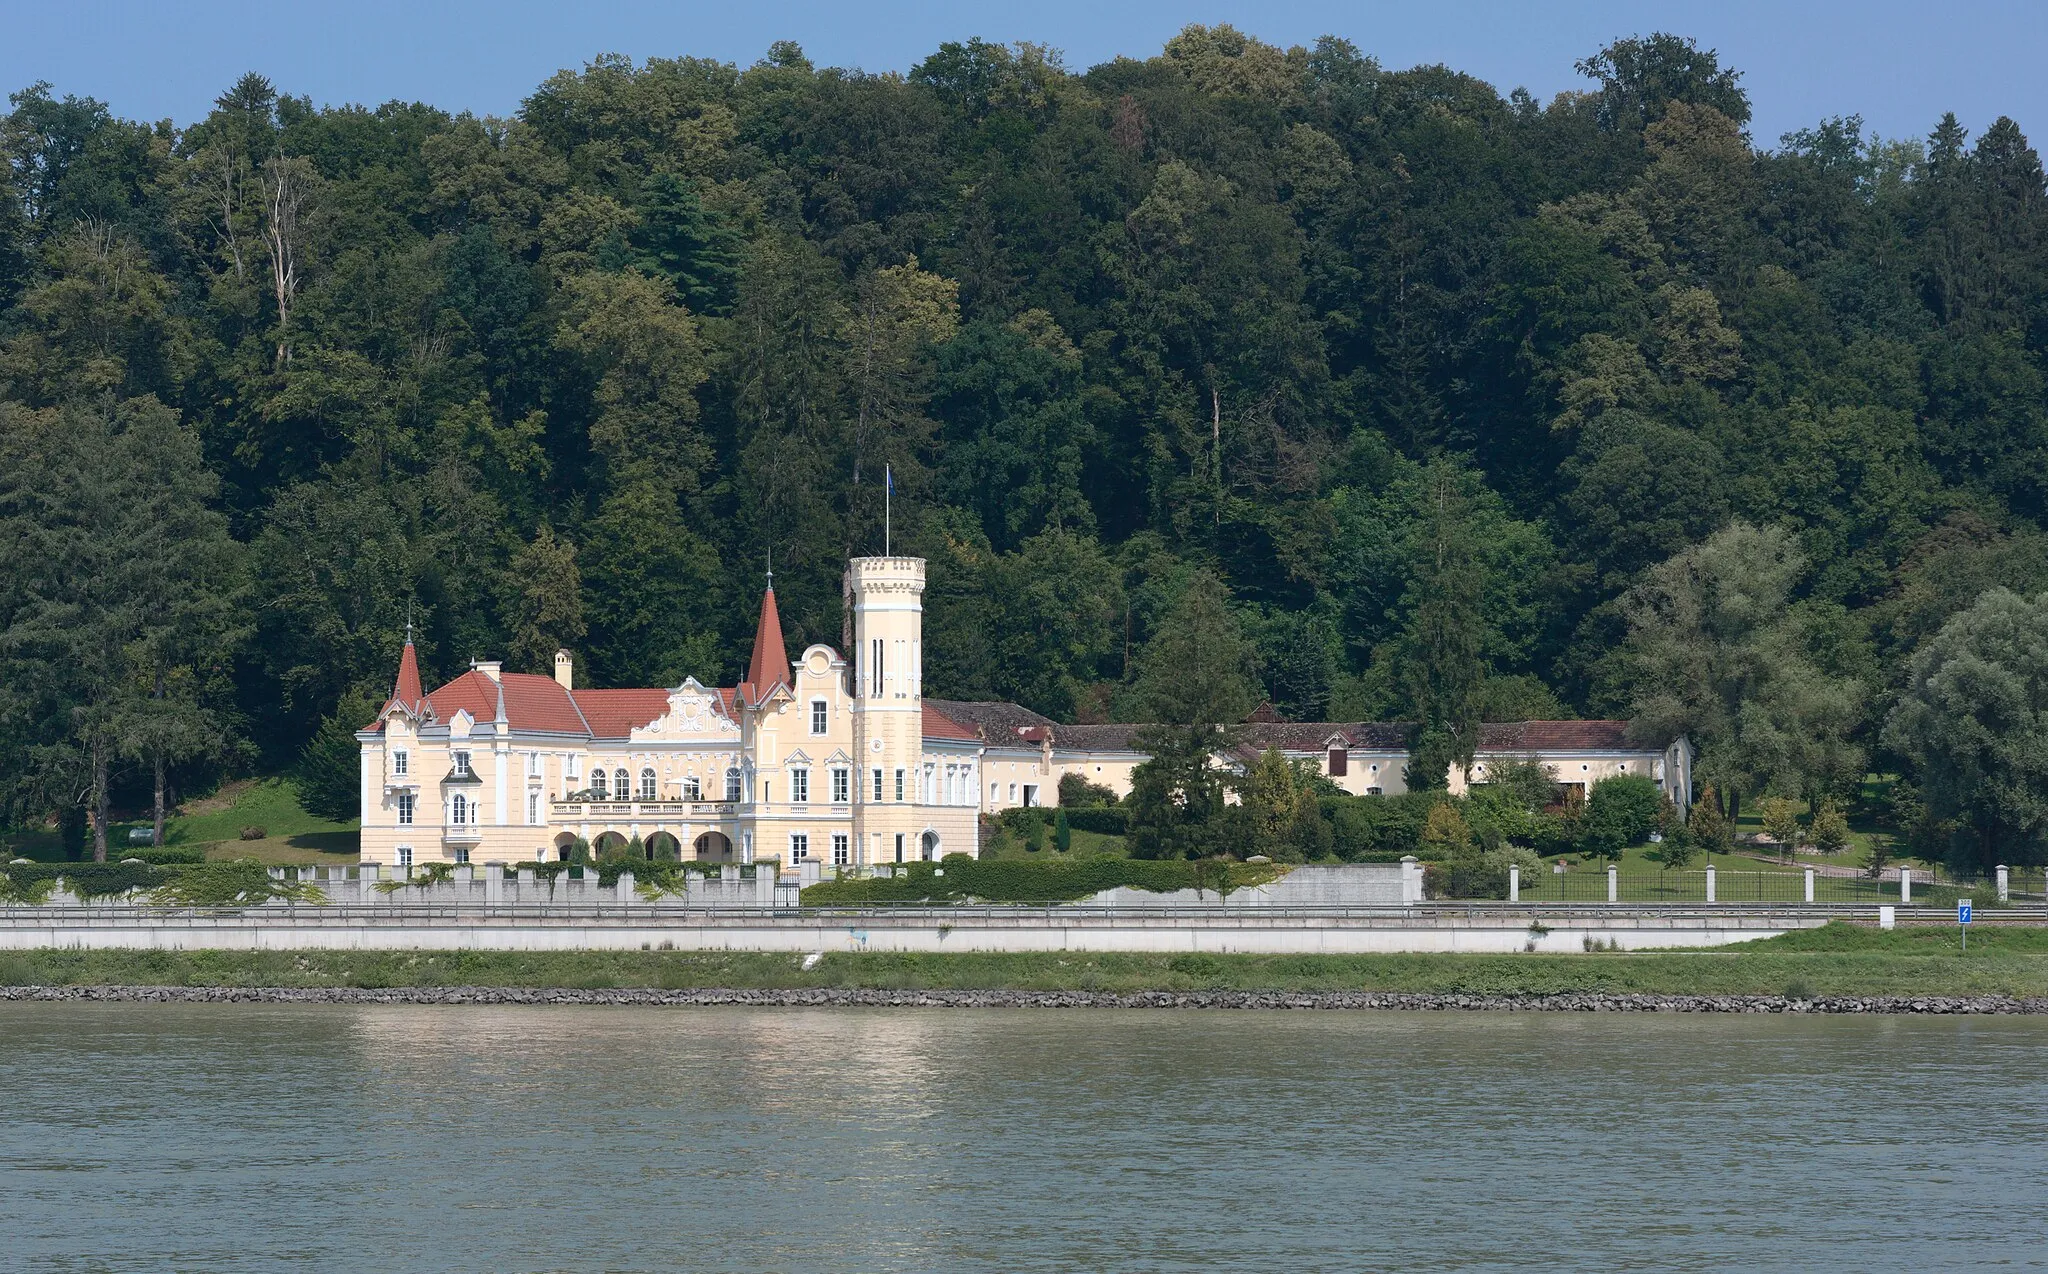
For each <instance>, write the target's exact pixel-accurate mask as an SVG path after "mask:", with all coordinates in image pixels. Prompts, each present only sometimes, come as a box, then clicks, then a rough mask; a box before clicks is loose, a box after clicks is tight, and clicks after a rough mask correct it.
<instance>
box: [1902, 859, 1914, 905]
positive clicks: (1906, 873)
mask: <svg viewBox="0 0 2048 1274" xmlns="http://www.w3.org/2000/svg"><path fill="white" fill-rule="evenodd" d="M1912 901H1913V869H1912V868H1911V867H1901V868H1899V905H1900V906H1902V907H1903V906H1906V905H1908V904H1910V903H1911V902H1912Z"/></svg>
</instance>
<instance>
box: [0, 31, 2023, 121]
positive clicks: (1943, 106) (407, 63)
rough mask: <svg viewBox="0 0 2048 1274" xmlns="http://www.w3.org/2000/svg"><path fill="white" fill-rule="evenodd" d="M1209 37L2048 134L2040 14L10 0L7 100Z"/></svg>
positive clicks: (494, 88)
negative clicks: (1658, 48) (1703, 88)
mask: <svg viewBox="0 0 2048 1274" xmlns="http://www.w3.org/2000/svg"><path fill="white" fill-rule="evenodd" d="M1189 22H1207V23H1216V22H1230V23H1233V24H1235V25H1237V26H1238V27H1239V28H1241V29H1243V30H1246V31H1249V32H1251V33H1253V34H1255V35H1257V36H1259V37H1261V38H1263V39H1266V40H1269V41H1271V42H1273V43H1276V44H1281V45H1286V44H1296V43H1307V42H1310V41H1312V40H1314V39H1315V37H1316V36H1318V35H1321V34H1323V33H1325V32H1329V33H1334V34H1338V35H1342V36H1345V37H1347V38H1349V39H1350V40H1352V41H1353V42H1354V43H1356V44H1357V45H1358V46H1359V47H1360V48H1361V49H1363V50H1364V51H1366V52H1367V53H1370V54H1372V55H1373V56H1375V57H1377V58H1378V59H1379V60H1380V62H1381V63H1382V64H1383V65H1385V66H1388V67H1394V68H1399V67H1406V66H1413V65H1416V64H1418V63H1429V62H1445V63H1448V64H1449V65H1451V66H1452V67H1454V68H1456V69H1458V70H1462V71H1466V72H1469V73H1472V74H1475V75H1478V76H1480V77H1482V78H1484V79H1487V80H1489V81H1491V82H1492V83H1493V84H1495V85H1496V86H1497V87H1498V88H1500V89H1501V91H1502V92H1506V91H1507V90H1509V89H1512V88H1514V87H1516V86H1517V85H1521V86H1525V87H1527V88H1529V89H1530V90H1531V91H1532V92H1535V93H1537V94H1538V95H1539V96H1542V97H1546V98H1547V97H1548V96H1549V95H1550V94H1552V93H1555V92H1557V91H1559V90H1561V89H1567V88H1574V87H1582V86H1583V82H1582V81H1580V80H1579V79H1578V77H1577V76H1576V75H1575V74H1574V73H1573V71H1572V62H1573V61H1574V60H1575V59H1577V58H1579V57H1582V56H1584V55H1586V54H1587V53H1590V52H1592V51H1593V50H1594V49H1596V48H1598V47H1599V46H1600V45H1602V44H1604V43H1605V42H1607V41H1608V40H1609V39H1611V38H1613V37H1614V36H1616V35H1624V34H1630V33H1638V32H1640V33H1647V32H1650V31H1655V30H1669V31H1676V32H1679V33H1681V34H1686V35H1692V36H1695V37H1697V38H1698V39H1699V40H1700V42H1701V43H1702V44H1705V45H1709V46H1711V47H1714V48H1717V49H1719V50H1720V52H1721V55H1722V61H1723V65H1732V66H1734V67H1736V68H1738V69H1739V70H1741V71H1743V72H1744V79H1743V84H1744V86H1745V87H1746V88H1747V89H1748V91H1749V93H1750V97H1751V100H1752V102H1753V103H1754V104H1755V107H1756V120H1755V124H1754V133H1755V136H1756V138H1757V139H1758V140H1759V141H1760V142H1769V141H1774V140H1775V139H1776V138H1777V137H1778V135H1779V134H1780V133H1782V132H1784V131H1786V130H1788V129H1792V128H1797V127H1801V126H1805V125H1808V124H1811V123H1813V122H1815V121H1817V120H1819V119H1821V118H1822V117H1824V116H1828V115H1835V114H1850V113H1860V114H1861V115H1862V116H1863V117H1864V119H1865V120H1866V121H1867V124H1868V126H1869V127H1870V128H1872V129H1874V130H1876V131H1877V132H1879V133H1881V134H1883V135H1885V136H1888V137H1898V136H1922V135H1925V134H1926V133H1927V131H1928V130H1929V129H1930V128H1931V127H1932V126H1933V125H1934V122H1935V121H1936V120H1937V119H1938V118H1939V117H1940V114H1941V112H1942V111H1944V110H1953V111H1955V112H1956V113H1957V114H1958V115H1959V116H1960V117H1961V119H1962V121H1963V123H1964V124H1965V125H1966V126H1968V127H1969V129H1970V130H1971V132H1972V133H1973V134H1975V133H1978V132H1981V131H1983V129H1984V127H1985V125H1987V124H1989V123H1990V122H1991V121H1992V120H1993V119H1995V118H1997V116H1999V115H2001V114H2006V115H2011V116H2012V117H2013V118H2015V119H2017V120H2018V121H2019V123H2020V126H2021V127H2022V128H2023V129H2026V130H2027V131H2028V133H2029V135H2030V136H2034V135H2035V134H2037V133H2048V77H2044V76H2043V75H2042V74H2041V72H2040V67H2039V64H2040V61H2041V59H2042V57H2043V55H2044V53H2048V3H2043V2H2042V0H2032V2H2031V3H2025V2H2019V0H1950V2H1949V3H1930V2H1929V0H1915V2H1913V3H1905V2H1903V0H1863V2H1862V3H1841V2H1838V0H1825V2H1818V0H1817V2H1814V3H1798V2H1797V0H1780V2H1778V3H1762V2H1760V0H1720V2H1719V3H1714V4H1701V3H1680V2H1677V0H1666V2H1654V3H1653V2H1650V0H1642V2H1639V3H1633V4H1623V3H1613V2H1611V0H1589V2H1586V3H1579V4H1573V5H1569V6H1563V5H1547V4H1541V3H1531V2H1524V3H1506V2H1504V0H1424V2H1422V3H1417V2H1416V0H1403V2H1401V3H1378V2H1374V3H1364V2H1359V0H1354V2H1352V3H1336V2H1333V0H1265V2H1264V3H1242V2H1238V0H1180V2H1178V3H1162V2H1159V0H1092V2H1090V0H1036V2H1034V3H1028V4H1017V3H1011V4H965V3H961V4H940V3H932V2H930V0H869V2H868V3H864V4H863V3H847V2H845V0H841V2H839V3H829V4H828V3H799V4H768V3H735V2H732V0H728V2H726V3H720V4H705V3H698V2H696V0H690V2H682V0H672V2H671V3H651V2H646V0H639V2H634V3H613V4H587V5H579V4H572V3H566V2H557V3H542V2H539V0H497V2H496V3H489V4H484V3H475V2H472V0H464V2H462V3H441V4H437V3H433V2H432V0H412V2H410V3H397V2H394V0H350V2H349V3H335V2H334V0H328V2H326V3H300V2H299V0H266V2H264V3H251V2H249V0H188V2H187V3H177V4H174V3H169V2H168V0H156V2H154V3H139V2H136V0H0V31H4V32H5V33H6V34H5V38H4V39H0V88H4V89H5V90H6V91H9V92H12V91H14V90H16V89H19V88H21V87H23V86H24V85H27V84H30V83H33V82H35V81H37V80H48V81H50V82H51V83H52V84H53V85H54V86H55V87H56V89H57V91H59V92H60V93H77V94H81V95H85V96H91V97H97V98H100V99H102V100H104V101H106V102H108V103H109V104H110V105H112V106H113V108H114V109H115V111H116V112H118V113H119V114H121V115H125V116H129V117H135V118H143V119H152V120H154V119H160V118H164V117H166V116H168V117H170V118H172V119H175V120H177V121H179V122H180V123H185V122H190V121H192V120H193V119H196V118H197V117H199V116H200V115H202V114H203V113H204V112H205V110H206V109H207V106H208V104H209V103H210V102H211V100H212V99H213V98H214V97H215V96H216V95H217V94H219V93H220V92H221V91H222V90H223V89H224V88H226V87H227V86H228V84H230V83H231V82H233V80H234V79H235V78H236V77H237V76H238V75H240V74H241V73H242V72H243V71H246V70H252V69H253V70H256V71H260V72H261V73H263V74H264V75H267V76H269V77H270V78H271V79H272V80H273V81H275V82H276V83H277V85H278V87H279V88H281V89H283V90H285V91H288V92H291V93H294V94H304V95H307V96H310V97H311V98H313V99H314V101H315V102H319V103H342V102H367V103H375V102H381V101H385V100H389V99H391V98H403V99H408V100H421V101H426V102H430V103H433V104H434V105H437V106H441V107H444V108H447V109H449V110H472V111H475V112H477V113H479V114H508V113H510V112H512V111H514V110H516V109H518V106H519V101H520V99H521V98H522V97H523V96H524V95H525V94H526V93H528V92H530V91H531V90H532V88H533V87H534V85H536V84H537V83H539V82H540V81H541V80H542V79H544V78H545V77H546V76H548V75H549V74H551V73H552V72H554V71H556V70H558V69H560V68H563V67H575V66H580V65H581V64H582V63H583V62H584V61H586V60H587V59H588V58H590V57H591V56H592V55H594V54H597V53H600V52H616V53H626V54H630V55H632V56H633V57H634V58H636V59H643V58H646V57H650V56H676V55H680V54H691V55H696V56H708V57H715V58H718V59H721V60H725V61H734V62H739V63H742V64H745V63H750V62H752V61H754V60H755V59H756V58H758V57H759V56H760V55H761V53H762V51H763V50H765V49H766V48H767V46H768V44H769V43H770V42H771V41H773V40H778V39H794V40H796V41H798V42H799V43H801V44H802V45H803V46H804V48H805V50H806V51H807V52H808V53H809V54H810V56H811V58H812V60H813V61H815V62H817V63H819V64H821V65H838V66H858V67H862V68H864V69H867V70H870V71H886V70H907V69H908V68H909V67H911V66H912V65H913V64H915V63H916V62H917V61H918V60H919V59H920V58H922V57H923V56H924V55H925V54H927V53H929V52H930V51H931V50H932V49H933V48H935V47H936V46H937V45H938V44H939V43H940V42H941V41H944V40H957V39H965V38H966V37H968V36H973V35H979V36H982V37H984V38H987V39H993V40H1004V41H1009V40H1031V41H1035V42H1038V43H1043V44H1050V45H1053V46H1054V47H1056V48H1059V49H1061V50H1063V51H1064V53H1065V55H1066V60H1067V65H1068V66H1070V67H1073V68H1076V69H1079V68H1084V67H1087V66H1090V65H1093V64H1095V63H1097V62H1101V61H1105V60H1107V59H1109V58H1110V57H1113V56H1115V55H1117V54H1120V53H1121V54H1127V55H1130V56H1135V57H1146V56H1150V55H1152V54H1154V53H1156V52H1157V51H1158V49H1159V46H1160V45H1161V44H1162V43H1163V42H1164V41H1165V40H1166V38H1167V37H1168V36H1170V35H1172V34H1173V32H1175V31H1176V30H1178V29H1180V27H1181V26H1183V25H1185V24H1186V23H1189Z"/></svg>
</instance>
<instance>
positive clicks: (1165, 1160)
mask: <svg viewBox="0 0 2048 1274" xmlns="http://www.w3.org/2000/svg"><path fill="white" fill-rule="evenodd" d="M2044 1061H2048V1021H2043V1020H2027V1019H2011V1018H1956V1019H1934V1018H1926V1019H1918V1018H1860V1019H1859V1018H1785V1017H1706V1016H1699V1017H1694V1016H1678V1015H1664V1016H1619V1015H1616V1016H1607V1015H1601V1016H1591V1015H1566V1014H1505V1013H1498V1014H1436V1013H1427V1014H1425V1013H1394V1012H1352V1013H1275V1012H1185V1011H1161V1010H1137V1011H1115V1010H1075V1011H1043V1010H988V1011H978V1010H977V1011H968V1010H912V1011H906V1010H851V1009H833V1010H816V1011H813V1010H788V1009H766V1010H754V1009H654V1008H622V1009H603V1008H531V1009H528V1008H461V1007H448V1008H378V1007H336V1006H317V1007H316V1006H304V1007H299V1006H249V1005H192V1006H158V1005H139V1004H133V1005H131V1004H109V1005H83V1004H47V1005H35V1004H0V1076H4V1084H5V1087H4V1090H0V1091H4V1093H5V1117H4V1119H0V1268H6V1269H29V1270H64V1271H74V1270H129V1269H136V1270H140V1269H149V1270H159V1269H186V1270H273V1269H278V1268H281V1267H305V1268H315V1269H338V1270H351V1271H365V1270H416V1269H436V1270H734V1271H763V1270H791V1271H812V1270H818V1271H839V1270H849V1271H851V1270H861V1271H876V1270H977V1271H979V1270H990V1271H996V1270H1000V1271H1019V1270H1282V1271H1307V1270H1351V1269H1420V1268H1433V1269H1505V1268H1569V1269H1631V1268H1633V1269H1661V1270H1730V1269H1766V1268H1785V1269H1814V1268H1819V1267H1821V1266H1824V1265H1825V1266H1833V1267H1836V1268H1840V1269H1845V1270H1855V1269H1934V1268H1944V1269H1952V1268H1958V1267H1965V1266H1971V1265H1980V1264H2005V1265H2017V1266H2021V1267H2028V1266H2040V1265H2043V1264H2044V1263H2048V1132H2044V1131H2043V1128H2044V1124H2048V1079H2044V1076H2043V1071H2044V1067H2043V1063H2044Z"/></svg>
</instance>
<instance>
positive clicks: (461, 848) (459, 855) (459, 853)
mask: <svg viewBox="0 0 2048 1274" xmlns="http://www.w3.org/2000/svg"><path fill="white" fill-rule="evenodd" d="M455 862H456V864H457V865H458V866H468V865H469V846H467V845H457V846H456V847H455Z"/></svg>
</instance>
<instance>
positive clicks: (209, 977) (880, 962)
mask: <svg viewBox="0 0 2048 1274" xmlns="http://www.w3.org/2000/svg"><path fill="white" fill-rule="evenodd" d="M54 984H72V985H93V984H98V985H138V984H143V985H191V986H364V987H386V986H462V985H469V986H527V987H536V986H562V987H586V988H598V987H664V988H671V989H679V988H689V987H734V988H747V987H761V988H781V987H876V988H887V989H926V988H930V989H972V990H988V989H1019V990H1046V991H1056V990H1092V991H1143V990H1170V991H1195V990H1255V991H1341V990H1373V991H1416V992H1443V993H1465V994H1505V995H1534V994H1556V993H1564V992H1581V991H1606V992H1641V993H1652V994H1723V995H1780V994H1786V993H1788V992H1791V993H1796V994H1801V995H1993V994H2004V995H2018V996H2048V929H2043V928H2025V929H2021V928H1996V929H1994V928H1989V927H1987V928H1985V929H1983V930H1981V931H1980V932H1978V933H1976V934H1974V935H1972V937H1971V939H1970V949H1969V954H1968V955H1967V956H1965V955H1963V954H1962V953H1961V951H1960V950H1959V948H1958V944H1957V941H1956V933H1955V930H1954V928H1953V927H1952V926H1949V927H1929V928H1924V929H1922V928H1908V929H1900V930H1896V931H1893V932H1890V933H1881V932H1879V931H1877V930H1874V929H1863V928H1857V927H1854V926H1850V925H1841V924H1836V925H1829V926H1827V927H1826V928H1824V929H1818V930H1810V931H1805V932H1800V933H1792V934H1787V935H1785V936H1783V937H1781V938H1773V939H1768V940H1765V941H1761V942H1756V943H1750V944H1746V945H1744V946H1742V947H1738V948H1720V949H1716V950H1711V951H1680V952H1643V953H1627V952H1609V953H1590V954H1573V955H1386V956H1318V955H1293V956H1227V955H1225V956H1219V955H1188V954H1183V955H1163V954H1142V955H1140V954H1129V955H1119V954H1089V953H1077V952H1068V953H1046V954H1032V955H974V954H959V955H889V954H879V953H871V954H860V955H856V954H848V953H833V954H829V955H827V956H825V958H824V959H823V960H821V961H819V962H818V964H817V965H816V967H814V968H812V969H810V970H808V971H807V970H805V969H804V968H803V967H802V958H801V957H800V956H792V955H770V954H761V953H746V952H682V951H577V952H548V953H514V952H490V951H469V952H412V951H393V952H368V951H272V952H242V951H78V950H63V951H26V952H15V953H7V954H0V985H15V986H26V985H54Z"/></svg>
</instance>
